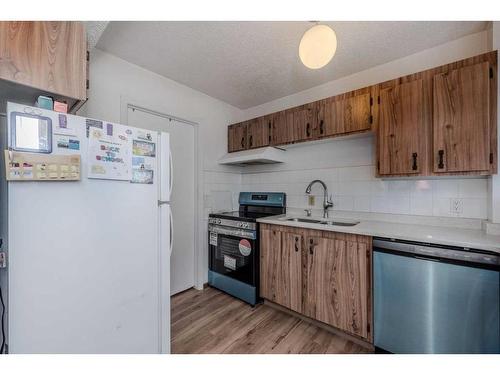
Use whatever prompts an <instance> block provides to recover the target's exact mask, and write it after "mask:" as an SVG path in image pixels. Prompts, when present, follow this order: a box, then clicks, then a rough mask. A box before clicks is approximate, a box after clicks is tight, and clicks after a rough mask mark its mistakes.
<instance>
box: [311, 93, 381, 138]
mask: <svg viewBox="0 0 500 375" xmlns="http://www.w3.org/2000/svg"><path fill="white" fill-rule="evenodd" d="M371 98H372V97H371V93H370V88H366V89H362V90H357V91H353V92H350V93H346V94H342V95H337V96H334V97H332V98H328V99H324V100H321V101H319V102H318V104H317V106H318V109H317V112H318V119H317V121H316V124H315V131H314V132H315V135H316V137H320V138H321V137H331V136H335V135H341V134H349V133H354V132H360V131H366V130H370V128H371V123H372V118H373V117H372V113H371V107H372V99H371Z"/></svg>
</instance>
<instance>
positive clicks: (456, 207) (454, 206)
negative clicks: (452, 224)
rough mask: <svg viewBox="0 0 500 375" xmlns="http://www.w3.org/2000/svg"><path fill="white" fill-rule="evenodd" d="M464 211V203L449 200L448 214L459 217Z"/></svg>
mask: <svg viewBox="0 0 500 375" xmlns="http://www.w3.org/2000/svg"><path fill="white" fill-rule="evenodd" d="M463 211H464V201H463V200H462V199H460V198H452V199H450V213H451V214H454V215H459V214H461V213H462V212H463Z"/></svg>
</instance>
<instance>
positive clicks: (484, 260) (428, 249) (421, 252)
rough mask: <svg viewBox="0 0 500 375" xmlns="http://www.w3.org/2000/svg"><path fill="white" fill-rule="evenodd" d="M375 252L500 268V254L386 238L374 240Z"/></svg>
mask: <svg viewBox="0 0 500 375" xmlns="http://www.w3.org/2000/svg"><path fill="white" fill-rule="evenodd" d="M373 249H374V251H377V250H378V251H384V252H395V253H399V254H401V255H406V256H412V257H414V258H419V259H424V260H425V259H426V258H427V259H429V260H439V261H441V260H442V261H451V262H461V263H475V264H480V265H485V266H488V267H494V268H497V267H498V268H500V254H494V253H490V252H487V251H482V250H468V249H465V248H458V247H453V246H444V245H434V244H426V243H419V242H413V241H402V240H393V239H386V238H374V239H373Z"/></svg>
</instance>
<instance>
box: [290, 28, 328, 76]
mask: <svg viewBox="0 0 500 375" xmlns="http://www.w3.org/2000/svg"><path fill="white" fill-rule="evenodd" d="M336 50H337V35H335V31H333V30H332V29H331V28H330V27H328V26H326V25H319V24H316V25H315V26H313V27H311V28H310V29H309V30H307V31H306V32H305V33H304V35H303V36H302V39H301V40H300V45H299V57H300V60H301V61H302V63H303V64H304V65H305V66H307V67H308V68H309V69H319V68H322V67H324V66H325V65H326V64H328V63H329V62H330V60H331V59H332V58H333V56H334V55H335V51H336Z"/></svg>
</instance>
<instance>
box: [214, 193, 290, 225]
mask: <svg viewBox="0 0 500 375" xmlns="http://www.w3.org/2000/svg"><path fill="white" fill-rule="evenodd" d="M239 204H240V207H239V210H238V211H228V212H218V213H213V214H210V217H211V218H220V219H228V220H237V221H246V222H255V221H257V219H258V218H261V217H266V216H274V215H279V214H283V213H285V212H286V194H285V193H249V192H242V193H240V197H239Z"/></svg>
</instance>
